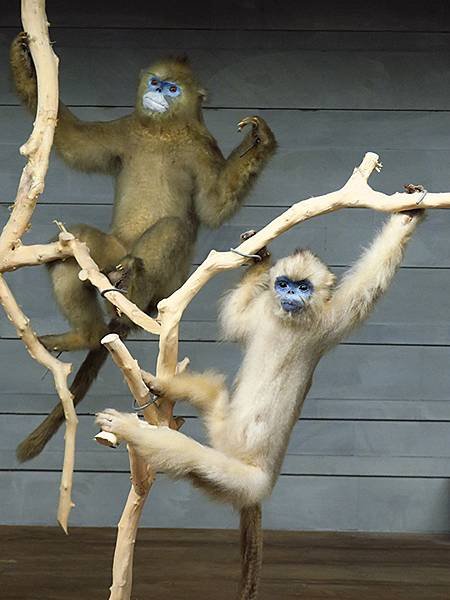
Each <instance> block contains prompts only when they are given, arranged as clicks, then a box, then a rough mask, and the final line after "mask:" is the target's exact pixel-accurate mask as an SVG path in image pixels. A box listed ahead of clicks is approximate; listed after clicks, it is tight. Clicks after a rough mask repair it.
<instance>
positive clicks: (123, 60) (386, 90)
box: [0, 29, 450, 110]
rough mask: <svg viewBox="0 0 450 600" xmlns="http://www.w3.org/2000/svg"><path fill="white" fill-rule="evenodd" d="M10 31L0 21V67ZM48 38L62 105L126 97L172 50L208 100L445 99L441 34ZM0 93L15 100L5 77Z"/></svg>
mask: <svg viewBox="0 0 450 600" xmlns="http://www.w3.org/2000/svg"><path fill="white" fill-rule="evenodd" d="M15 31H16V30H15V29H10V30H9V29H4V30H0V57H1V58H2V62H0V68H1V69H4V70H5V72H6V69H7V65H6V57H7V48H8V46H9V43H10V41H11V38H12V37H13V35H14V33H15ZM53 39H54V40H55V42H56V45H55V49H56V52H57V53H58V55H59V57H60V59H61V65H62V66H61V97H62V99H63V100H64V101H65V102H67V103H69V104H81V105H106V106H117V105H119V106H123V105H126V106H130V105H133V104H134V101H135V94H134V90H135V87H136V81H137V77H138V74H139V72H140V69H141V68H143V67H145V66H147V65H148V64H149V63H151V62H152V61H154V60H155V59H158V58H160V57H161V56H164V55H168V54H174V53H175V54H176V53H180V52H186V53H187V54H188V55H189V56H190V58H191V60H192V63H193V65H194V67H195V69H196V71H197V72H198V74H199V77H200V79H201V81H202V82H203V85H205V86H206V87H207V88H208V89H209V90H210V91H211V96H210V100H209V101H208V102H209V104H210V105H211V106H218V107H239V106H252V107H260V108H271V107H274V108H275V107H276V108H332V109H341V108H347V109H349V108H357V109H364V110H367V109H403V110H404V109H428V110H430V109H433V110H436V109H441V110H446V109H448V108H449V102H450V92H449V91H448V88H447V86H443V85H442V73H447V72H448V71H449V69H450V54H449V49H450V39H449V37H448V36H447V35H446V34H428V33H414V34H407V35H403V36H398V35H397V34H395V33H379V34H378V35H376V36H368V35H367V34H365V33H335V32H322V33H301V34H299V33H298V32H295V31H294V32H286V31H284V32H276V31H272V32H264V33H263V34H261V32H248V31H236V32H234V33H233V34H230V33H229V32H226V31H225V32H223V31H192V30H182V31H175V32H174V31H170V30H154V31H152V34H151V35H149V34H148V32H147V31H145V30H135V31H133V32H130V31H129V30H120V29H119V30H107V29H97V30H83V29H81V30H71V29H60V30H57V31H56V30H55V32H54V33H53ZM350 53H351V60H349V55H350ZM269 65H270V66H269ZM250 73H251V79H250V78H249V74H250ZM336 74H338V76H336ZM361 74H364V76H363V77H361ZM418 81H420V85H417V82H418ZM118 82H120V84H119V83H118ZM412 89H413V90H414V93H411V90H412ZM0 102H2V103H15V102H16V101H15V99H14V95H13V93H12V91H11V90H10V86H9V85H8V83H7V80H6V78H3V79H2V80H1V81H0Z"/></svg>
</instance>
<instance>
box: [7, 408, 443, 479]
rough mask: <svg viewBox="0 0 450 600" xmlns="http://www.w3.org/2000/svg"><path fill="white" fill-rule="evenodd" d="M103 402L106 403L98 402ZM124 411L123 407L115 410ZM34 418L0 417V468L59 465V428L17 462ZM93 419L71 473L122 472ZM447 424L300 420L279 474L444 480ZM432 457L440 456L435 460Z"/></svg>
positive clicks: (85, 426)
mask: <svg viewBox="0 0 450 600" xmlns="http://www.w3.org/2000/svg"><path fill="white" fill-rule="evenodd" d="M104 402H106V403H107V402H108V400H104ZM116 406H117V407H118V408H121V409H122V410H130V409H129V407H128V406H126V405H124V403H123V402H122V405H121V406H120V405H119V404H118V403H116ZM41 418H42V417H40V416H38V415H23V414H22V415H3V416H2V419H1V423H0V439H1V443H0V470H2V469H3V470H14V469H18V470H27V471H28V470H53V469H59V468H60V467H61V462H62V448H63V437H64V432H63V430H61V431H59V432H58V434H57V436H55V437H54V438H53V439H52V441H51V442H50V443H49V444H48V447H47V448H46V449H45V450H44V452H43V453H42V454H41V455H40V456H39V457H38V458H37V459H36V460H33V461H31V462H30V463H23V464H20V463H18V462H17V460H16V458H15V455H14V450H15V448H16V445H17V441H18V440H21V439H23V438H24V437H25V436H26V435H27V434H28V433H29V432H30V431H31V430H32V429H33V428H34V427H36V425H38V424H39V422H40V421H41ZM97 431H98V427H96V426H95V423H94V417H93V416H87V415H85V416H80V423H79V427H78V435H77V460H76V466H75V468H76V470H77V471H106V470H107V471H126V470H127V469H128V456H127V452H126V449H125V446H124V445H122V446H120V447H119V448H118V449H116V450H114V451H111V450H108V449H105V448H104V447H102V446H99V445H98V444H96V443H95V442H94V441H93V436H94V435H95V433H97ZM182 432H183V433H184V434H185V435H189V436H192V437H194V438H195V439H196V440H198V441H200V442H202V443H205V442H206V441H207V440H206V436H205V432H204V430H203V427H202V426H201V423H200V421H199V420H198V419H197V418H192V417H191V418H188V419H187V420H186V423H185V424H184V426H183V429H182ZM449 433H450V423H423V422H422V423H413V422H370V421H362V420H360V421H347V420H344V421H336V420H335V421H328V420H321V421H316V420H302V421H299V422H298V423H297V425H296V426H295V429H294V431H293V435H292V438H291V441H290V444H289V448H288V454H287V457H286V460H285V461H284V465H283V467H282V473H288V474H298V473H301V474H315V475H333V474H336V475H342V474H347V475H348V474H351V475H358V476H367V475H373V476H377V477H381V476H387V475H389V476H397V477H406V476H416V477H417V476H422V477H430V476H439V477H448V476H450V460H449V458H450V449H449V447H448V443H447V440H448V436H449ZM435 457H440V458H439V459H436V458H435Z"/></svg>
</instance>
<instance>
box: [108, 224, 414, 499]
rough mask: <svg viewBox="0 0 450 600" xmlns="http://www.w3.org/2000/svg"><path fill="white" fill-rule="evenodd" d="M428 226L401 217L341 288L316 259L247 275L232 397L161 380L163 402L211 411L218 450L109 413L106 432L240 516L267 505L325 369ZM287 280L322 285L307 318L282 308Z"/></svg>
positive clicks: (204, 383)
mask: <svg viewBox="0 0 450 600" xmlns="http://www.w3.org/2000/svg"><path fill="white" fill-rule="evenodd" d="M420 220H421V216H420V215H416V216H414V217H409V216H407V215H393V216H392V217H391V219H390V220H389V221H388V223H387V224H386V225H385V227H384V229H383V231H382V232H381V234H380V235H379V236H378V237H377V238H376V240H375V241H374V243H373V244H372V247H371V248H370V250H368V251H367V252H366V253H365V254H364V255H363V257H362V258H361V259H360V261H359V262H358V263H357V264H356V265H355V266H354V267H353V268H352V269H351V270H350V271H349V273H348V274H347V275H346V276H345V277H344V278H343V280H342V282H341V283H340V284H339V285H338V286H337V288H335V278H334V276H333V275H332V273H331V272H330V271H329V270H328V268H327V267H326V266H325V265H324V264H323V263H322V262H321V261H320V260H319V259H318V258H317V257H316V256H314V254H312V253H311V252H310V251H308V250H302V251H298V252H297V253H295V254H293V255H292V256H290V257H287V258H284V259H282V260H280V261H278V262H277V263H276V264H275V265H274V266H273V267H272V268H271V269H270V270H269V266H264V265H263V266H261V265H256V266H255V267H253V268H251V269H250V270H249V271H248V272H247V274H246V275H245V276H244V278H243V280H242V282H241V283H240V284H239V285H238V286H237V288H236V289H235V290H233V291H232V292H231V293H230V294H229V295H228V296H227V297H226V299H225V302H224V305H223V309H222V313H221V320H222V324H223V327H224V330H225V334H226V336H227V337H228V339H234V340H239V341H241V342H242V343H243V344H244V345H245V355H244V358H243V361H242V366H241V369H240V371H239V374H238V377H237V380H236V383H235V386H234V391H233V394H232V395H231V397H230V396H229V395H228V392H227V390H226V388H225V386H224V383H223V379H222V378H221V377H220V376H218V375H213V374H211V373H209V374H198V373H183V374H181V375H178V376H175V377H174V378H171V379H166V380H155V385H156V387H157V388H158V389H159V393H160V394H162V395H166V396H167V397H170V398H171V399H173V400H182V399H185V400H187V401H189V402H191V403H192V404H193V405H194V406H196V407H197V408H198V409H199V410H200V411H201V413H202V416H203V418H204V420H205V424H206V427H207V430H208V433H209V439H210V443H211V446H212V447H207V446H203V445H201V444H199V443H198V442H196V441H194V440H192V439H191V438H188V437H187V436H185V435H183V434H182V433H179V432H177V431H173V430H170V429H167V428H155V427H153V428H148V427H142V426H140V425H139V422H138V421H137V420H136V419H135V418H133V417H131V418H130V416H129V415H125V414H122V413H117V412H116V411H113V413H112V412H111V411H109V412H105V413H102V414H100V415H99V417H98V422H99V424H100V425H101V426H102V427H104V428H105V427H106V428H107V430H108V431H113V432H114V433H118V434H119V435H120V436H121V437H123V438H125V439H126V440H127V441H128V442H129V443H131V444H133V445H134V446H135V447H136V449H137V451H138V452H139V453H140V454H141V455H142V456H143V457H144V458H145V459H146V460H147V461H148V462H149V463H150V465H151V466H152V467H153V468H154V469H157V470H162V471H165V472H167V473H168V474H170V475H172V476H173V477H188V478H190V479H191V480H192V481H193V483H194V484H196V485H199V486H200V487H202V488H203V489H204V490H205V491H206V492H208V493H209V494H211V495H213V496H214V497H216V498H218V499H219V500H222V501H226V502H230V503H232V504H234V505H235V506H236V507H238V508H242V507H245V506H251V505H254V504H256V503H259V502H260V501H261V500H262V499H263V498H264V497H266V496H267V495H269V494H270V492H271V490H272V488H273V485H274V484H275V482H276V479H277V477H278V473H279V470H280V467H281V464H282V461H283V458H284V455H285V452H286V448H287V444H288V441H289V436H290V433H291V431H292V428H293V426H294V424H295V422H296V421H297V419H298V416H299V414H300V410H301V407H302V405H303V401H304V399H305V397H306V394H307V393H308V390H309V388H310V386H311V382H312V377H313V374H314V370H315V368H316V365H317V363H318V361H319V360H320V358H321V357H322V355H323V354H324V353H325V352H326V351H327V350H328V349H330V348H331V347H333V346H334V345H336V344H337V343H338V342H339V341H340V340H341V339H342V338H343V337H344V336H345V335H347V334H348V333H349V331H351V329H352V328H353V327H355V326H357V325H358V324H360V323H361V322H362V321H363V320H364V319H366V318H367V316H368V315H369V314H370V311H371V310H372V308H373V306H374V304H375V302H376V301H377V299H378V298H379V297H380V296H381V294H382V293H383V292H384V291H385V290H386V289H387V287H388V286H389V284H390V282H391V280H392V278H393V276H394V273H395V271H396V269H397V267H398V266H399V264H400V262H401V259H402V256H403V252H404V248H405V246H406V243H407V241H408V240H409V238H410V237H411V234H412V232H413V231H414V229H415V227H416V225H417V223H418V222H419V221H420ZM280 274H285V275H287V276H288V277H290V278H292V279H294V280H301V279H303V278H308V279H310V280H311V282H312V284H313V286H314V293H313V295H312V296H311V298H310V299H309V300H308V304H307V305H306V307H305V308H304V309H302V310H301V311H299V313H298V314H297V313H296V314H295V315H292V314H291V315H286V313H284V312H283V311H282V310H281V309H280V305H279V300H278V299H277V297H276V294H275V293H274V291H273V284H274V281H275V278H276V277H277V276H279V275H280ZM105 423H106V425H105Z"/></svg>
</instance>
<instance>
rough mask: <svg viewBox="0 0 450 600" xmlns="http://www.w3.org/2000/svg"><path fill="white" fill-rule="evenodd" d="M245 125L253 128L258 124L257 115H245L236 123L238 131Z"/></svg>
mask: <svg viewBox="0 0 450 600" xmlns="http://www.w3.org/2000/svg"><path fill="white" fill-rule="evenodd" d="M246 125H251V126H252V127H253V128H254V129H255V128H256V127H258V125H259V119H258V117H256V116H254V117H245V119H242V121H239V123H238V131H242V129H243V128H244V127H245V126H246Z"/></svg>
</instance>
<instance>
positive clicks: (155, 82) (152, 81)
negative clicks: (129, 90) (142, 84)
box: [150, 77, 158, 85]
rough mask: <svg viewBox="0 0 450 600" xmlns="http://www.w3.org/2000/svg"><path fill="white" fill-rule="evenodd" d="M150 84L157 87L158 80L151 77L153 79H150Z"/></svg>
mask: <svg viewBox="0 0 450 600" xmlns="http://www.w3.org/2000/svg"><path fill="white" fill-rule="evenodd" d="M150 83H151V84H152V85H158V80H157V79H155V77H153V79H151V80H150Z"/></svg>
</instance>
